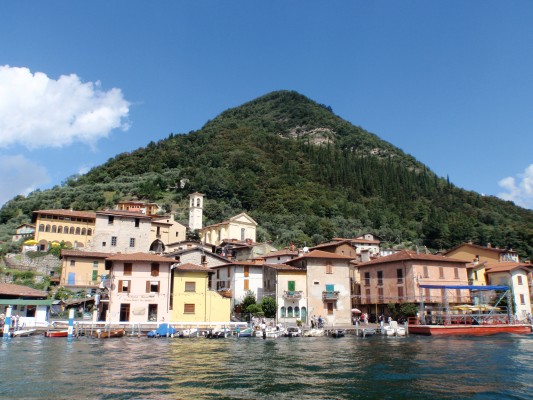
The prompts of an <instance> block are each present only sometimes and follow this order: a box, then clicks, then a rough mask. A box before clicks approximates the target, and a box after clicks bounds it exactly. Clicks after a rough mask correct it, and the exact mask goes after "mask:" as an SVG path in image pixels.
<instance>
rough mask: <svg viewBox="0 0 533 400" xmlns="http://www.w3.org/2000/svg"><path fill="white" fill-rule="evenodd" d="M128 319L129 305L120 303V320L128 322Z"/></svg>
mask: <svg viewBox="0 0 533 400" xmlns="http://www.w3.org/2000/svg"><path fill="white" fill-rule="evenodd" d="M129 320H130V305H129V304H121V305H120V321H123V322H128V321H129Z"/></svg>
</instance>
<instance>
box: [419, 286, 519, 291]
mask: <svg viewBox="0 0 533 400" xmlns="http://www.w3.org/2000/svg"><path fill="white" fill-rule="evenodd" d="M420 287H421V288H422V289H464V290H509V286H478V285H420Z"/></svg>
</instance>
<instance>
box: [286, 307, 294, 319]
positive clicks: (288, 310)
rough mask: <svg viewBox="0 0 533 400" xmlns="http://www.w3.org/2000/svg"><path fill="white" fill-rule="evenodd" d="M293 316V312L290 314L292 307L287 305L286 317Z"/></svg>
mask: <svg viewBox="0 0 533 400" xmlns="http://www.w3.org/2000/svg"><path fill="white" fill-rule="evenodd" d="M292 317H293V314H292V307H290V306H289V307H288V308H287V318H292Z"/></svg>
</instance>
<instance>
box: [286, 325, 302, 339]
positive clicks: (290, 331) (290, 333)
mask: <svg viewBox="0 0 533 400" xmlns="http://www.w3.org/2000/svg"><path fill="white" fill-rule="evenodd" d="M283 336H286V337H300V336H302V330H301V329H300V328H299V327H297V326H289V327H288V328H287V329H285V332H284V333H283Z"/></svg>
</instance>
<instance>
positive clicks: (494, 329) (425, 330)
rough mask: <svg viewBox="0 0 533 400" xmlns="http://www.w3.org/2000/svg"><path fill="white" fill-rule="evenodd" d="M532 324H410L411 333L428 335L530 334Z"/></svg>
mask: <svg viewBox="0 0 533 400" xmlns="http://www.w3.org/2000/svg"><path fill="white" fill-rule="evenodd" d="M531 332H532V326H531V325H409V333H410V334H414V335H427V336H453V335H468V336H486V335H495V334H498V333H515V334H528V333H531Z"/></svg>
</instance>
